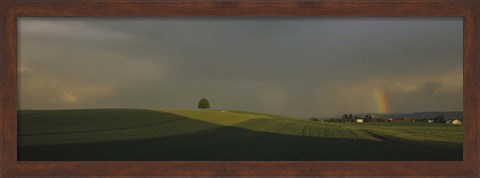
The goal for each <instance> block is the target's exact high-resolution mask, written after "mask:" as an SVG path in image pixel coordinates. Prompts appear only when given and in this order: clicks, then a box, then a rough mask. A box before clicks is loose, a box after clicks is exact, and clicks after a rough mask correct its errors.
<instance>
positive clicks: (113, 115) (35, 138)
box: [18, 109, 463, 161]
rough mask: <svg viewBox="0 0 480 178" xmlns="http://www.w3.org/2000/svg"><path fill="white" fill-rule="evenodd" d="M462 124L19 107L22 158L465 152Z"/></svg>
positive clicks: (415, 156)
mask: <svg viewBox="0 0 480 178" xmlns="http://www.w3.org/2000/svg"><path fill="white" fill-rule="evenodd" d="M462 143H463V126H456V125H447V124H430V123H322V122H315V121H306V120H299V119H294V118H289V117H284V116H278V115H270V114H262V113H251V112H241V111H229V110H167V109H159V110H155V109H151V110H147V109H83V110H24V111H19V112H18V159H19V160H22V161H33V160H54V161H94V160H97V161H102V160H112V161H130V160H135V161H141V160H145V161H171V160H178V161H188V160H191V161H293V160H296V161H384V160H389V161H396V160H398V161H419V160H421V161H433V160H445V161H446V160H455V161H460V160H462V156H463V154H462V148H463V147H462Z"/></svg>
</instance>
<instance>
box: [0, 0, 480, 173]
mask: <svg viewBox="0 0 480 178" xmlns="http://www.w3.org/2000/svg"><path fill="white" fill-rule="evenodd" d="M0 5H1V7H0V19H1V28H0V30H1V38H0V39H1V51H0V54H1V55H0V62H1V63H0V67H1V68H0V74H1V76H0V78H1V100H0V102H1V103H0V104H1V106H0V113H1V128H2V130H1V162H0V163H1V167H0V168H1V171H0V173H1V176H3V177H22V176H46V177H53V176H82V177H83V176H132V177H137V176H347V177H350V176H365V177H367V176H368V177H372V176H376V177H389V176H409V177H412V176H415V177H432V176H440V177H460V176H462V177H478V176H479V175H480V174H479V169H480V167H479V141H480V137H479V114H480V113H479V110H480V105H479V102H480V100H479V99H480V98H479V92H480V90H479V82H480V78H479V67H480V66H479V64H480V63H479V61H480V58H479V52H478V50H479V24H480V23H479V22H480V19H479V14H480V2H479V1H476V0H471V1H469V0H464V1H456V0H439V1H431V0H407V1H401V2H400V1H398V2H394V1H341V2H337V1H244V2H241V1H151V0H150V1H127V0H122V1H114V0H105V1H93V0H73V1H67V0H56V1H49V0H38V1H30V0H18V1H13V0H2V1H1V4H0ZM24 16H62V17H74V16H75V17H76V16H78V17H96V16H102V17H147V16H148V17H149V16H184V17H190V16H248V17H257V16H269V17H270V16H280V17H297V16H363V17H365V16H372V17H380V16H387V17H397V16H399V17H429V16H435V17H442V16H456V17H463V22H464V26H463V27H464V38H463V40H464V42H463V45H464V70H463V73H464V101H463V103H464V120H465V122H468V123H469V124H465V126H464V148H463V153H464V156H463V161H355V162H349V161H319V162H301V161H293V162H288V161H280V162H276V161H267V162H254V161H228V162H220V161H219V162H217V161H152V162H146V161H84V162H82V161H76V162H71V161H68V162H66V161H44V162H41V161H17V145H16V144H17V122H16V121H17V120H16V119H17V118H16V117H17V105H16V104H17V86H16V84H17V80H16V77H17V63H16V59H17V50H18V49H17V17H24Z"/></svg>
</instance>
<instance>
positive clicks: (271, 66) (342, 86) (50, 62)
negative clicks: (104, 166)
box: [18, 17, 463, 117]
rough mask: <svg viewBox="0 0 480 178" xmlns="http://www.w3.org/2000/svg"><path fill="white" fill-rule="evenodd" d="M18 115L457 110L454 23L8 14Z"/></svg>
mask: <svg viewBox="0 0 480 178" xmlns="http://www.w3.org/2000/svg"><path fill="white" fill-rule="evenodd" d="M18 22H19V24H18V27H19V28H18V29H19V33H18V34H19V45H18V47H19V58H18V81H19V82H18V84H19V108H20V109H67V108H184V109H194V108H196V105H197V102H198V100H199V99H200V98H203V97H205V98H208V99H209V100H210V102H211V106H212V108H213V109H231V110H246V111H257V112H266V113H274V114H284V115H289V116H296V117H313V116H321V117H328V116H336V115H340V114H343V113H347V112H351V113H366V112H385V111H382V110H380V109H379V106H378V102H377V101H376V99H375V91H378V90H382V91H384V94H385V96H386V99H387V104H388V108H389V110H388V112H417V111H461V110H462V101H463V98H462V95H463V78H462V72H463V45H462V42H463V41H462V39H463V29H462V27H463V21H462V19H461V18H456V17H448V18H433V17H432V18H332V17H328V18H327V17H323V18H321V17H315V18H225V17H215V18H213V17H211V18H172V17H169V18H84V17H82V18H80V17H79V18H61V17H56V18H54V17H21V18H19V21H18Z"/></svg>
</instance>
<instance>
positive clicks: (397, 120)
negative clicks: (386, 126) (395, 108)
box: [388, 118, 412, 122]
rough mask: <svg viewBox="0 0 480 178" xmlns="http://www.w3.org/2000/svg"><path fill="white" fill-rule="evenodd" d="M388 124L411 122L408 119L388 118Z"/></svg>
mask: <svg viewBox="0 0 480 178" xmlns="http://www.w3.org/2000/svg"><path fill="white" fill-rule="evenodd" d="M388 122H412V119H410V118H389V119H388Z"/></svg>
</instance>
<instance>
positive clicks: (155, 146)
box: [18, 122, 462, 161]
mask: <svg viewBox="0 0 480 178" xmlns="http://www.w3.org/2000/svg"><path fill="white" fill-rule="evenodd" d="M202 124H211V125H212V129H208V130H201V131H198V132H192V133H188V134H183V135H175V136H169V137H157V138H150V139H136V140H119V141H109V142H99V143H76V144H62V145H35V146H19V148H18V158H19V160H20V161H42V160H44V161H47V160H49V161H173V160H175V161H383V160H388V161H395V160H399V161H400V160H401V161H434V160H442V161H447V160H455V161H460V160H462V149H441V148H438V149H432V148H431V147H429V146H423V145H412V144H408V143H403V142H393V141H369V140H358V139H357V140H354V139H339V138H319V137H308V136H294V135H284V134H275V133H266V132H257V131H252V130H247V129H242V128H237V127H225V126H220V125H215V124H212V123H206V122H205V123H202ZM458 147H459V148H461V147H462V146H461V144H460V145H458ZM458 147H457V148H458Z"/></svg>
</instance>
